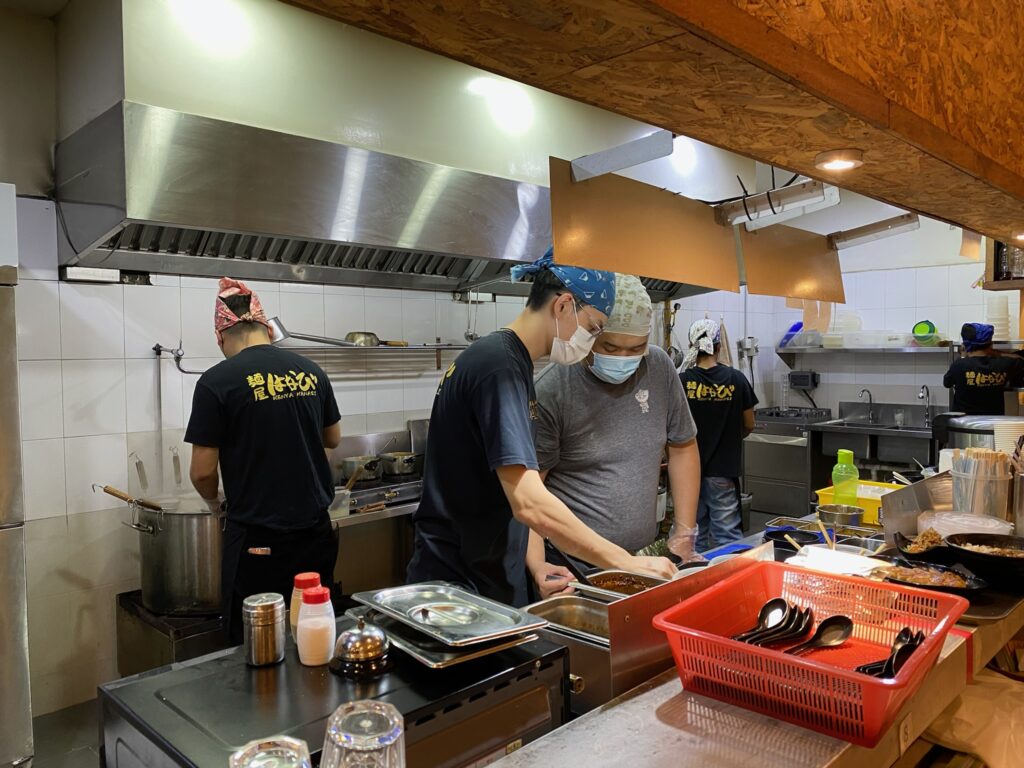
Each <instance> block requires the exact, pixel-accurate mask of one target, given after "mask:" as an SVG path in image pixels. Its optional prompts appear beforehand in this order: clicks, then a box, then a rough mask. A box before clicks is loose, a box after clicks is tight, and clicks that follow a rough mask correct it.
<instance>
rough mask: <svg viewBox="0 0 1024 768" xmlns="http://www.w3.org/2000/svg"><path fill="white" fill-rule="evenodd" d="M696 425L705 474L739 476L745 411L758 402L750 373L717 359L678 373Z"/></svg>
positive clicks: (698, 445)
mask: <svg viewBox="0 0 1024 768" xmlns="http://www.w3.org/2000/svg"><path fill="white" fill-rule="evenodd" d="M679 378H680V380H682V382H683V391H684V392H685V393H686V400H687V402H688V403H689V405H690V414H691V415H692V416H693V421H694V423H696V425H697V447H698V448H699V449H700V469H701V476H702V477H739V476H740V472H741V469H742V464H743V462H742V451H743V412H744V411H745V410H747V409H749V408H753V407H754V406H755V405H757V395H755V394H754V388H753V387H751V386H750V382H749V381H747V377H746V376H744V375H743V374H742V373H740V372H739V371H737V370H736V369H735V368H730V367H729V366H728V365H725V364H723V363H718V364H717V365H715V366H713V367H711V368H700V367H699V366H694V367H693V368H688V369H686V370H685V371H683V372H682V373H681V374H679Z"/></svg>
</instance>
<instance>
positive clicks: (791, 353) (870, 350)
mask: <svg viewBox="0 0 1024 768" xmlns="http://www.w3.org/2000/svg"><path fill="white" fill-rule="evenodd" d="M936 352H942V353H945V354H946V355H948V354H949V353H950V347H949V345H948V344H947V345H944V346H934V347H776V348H775V354H777V355H778V356H779V357H781V358H782V361H783V362H784V363H785V364H786V365H788V366H789V367H790V368H792V367H793V363H794V362H795V361H796V356H797V355H804V354H811V355H821V354H828V353H839V354H842V355H846V354H854V353H858V354H862V355H863V354H878V353H882V354H886V355H905V354H919V353H932V354H934V353H936Z"/></svg>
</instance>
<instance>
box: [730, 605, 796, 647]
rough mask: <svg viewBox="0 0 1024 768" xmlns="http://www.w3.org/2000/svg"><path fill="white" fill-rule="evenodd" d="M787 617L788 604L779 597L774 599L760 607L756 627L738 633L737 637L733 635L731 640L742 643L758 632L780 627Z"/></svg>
mask: <svg viewBox="0 0 1024 768" xmlns="http://www.w3.org/2000/svg"><path fill="white" fill-rule="evenodd" d="M788 616H789V603H787V602H786V601H785V600H784V599H783V598H781V597H774V598H772V599H771V600H769V601H768V602H767V603H765V604H764V605H762V606H761V610H760V611H758V613H757V626H756V627H754V628H753V629H748V630H747V631H746V632H740V633H739V634H738V635H733V637H732V639H733V640H739V641H740V642H743V641H744V640H746V639H747V638H748V637H750V636H751V635H755V634H757V633H758V632H764V631H765V630H766V629H771V628H773V627H777V626H779V625H781V624H782V622H784V621H785V620H786V618H787V617H788Z"/></svg>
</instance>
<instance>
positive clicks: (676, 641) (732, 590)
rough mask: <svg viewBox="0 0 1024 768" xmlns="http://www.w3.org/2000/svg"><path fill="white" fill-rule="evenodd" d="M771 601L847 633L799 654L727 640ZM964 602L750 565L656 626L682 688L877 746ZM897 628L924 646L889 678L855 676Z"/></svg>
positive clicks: (884, 649)
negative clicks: (836, 618) (842, 639)
mask: <svg viewBox="0 0 1024 768" xmlns="http://www.w3.org/2000/svg"><path fill="white" fill-rule="evenodd" d="M774 597H783V598H785V599H786V600H788V601H789V602H790V603H794V604H796V605H799V606H801V607H809V608H811V609H812V610H813V611H814V615H815V618H816V621H820V620H821V619H823V618H826V617H828V616H833V615H836V614H842V615H845V616H849V617H850V618H851V619H852V620H853V623H854V630H853V636H852V637H851V638H850V639H849V640H847V641H846V643H844V644H843V646H841V647H838V648H831V649H828V650H822V651H817V652H812V653H809V654H807V655H805V656H802V657H796V656H789V655H786V654H784V653H782V652H781V651H776V650H772V649H769V648H760V647H758V646H754V645H747V644H745V643H740V642H737V641H735V640H731V639H730V638H731V637H732V636H733V635H735V634H737V633H739V632H743V631H744V630H747V629H749V628H750V627H752V626H754V625H756V624H757V614H758V611H759V610H760V609H761V606H762V605H764V604H765V603H766V602H767V601H768V600H770V599H772V598H774ZM967 605H968V603H967V601H966V600H964V599H963V598H962V597H957V596H956V595H949V594H945V593H942V592H926V591H925V590H921V589H911V588H908V587H902V586H899V585H896V584H888V583H885V582H879V583H874V582H871V581H867V580H865V579H859V578H854V577H849V576H837V575H831V574H825V573H820V572H817V571H809V570H805V569H803V568H794V567H792V566H788V565H783V564H782V563H755V564H754V565H751V566H750V567H749V568H745V569H744V570H742V571H740V572H738V573H736V574H734V575H732V576H730V577H728V578H726V579H723V580H722V581H720V582H718V583H717V584H714V585H712V586H710V587H707V588H706V589H704V590H703V591H701V592H699V593H697V594H696V595H694V596H693V597H691V598H689V599H687V600H684V601H683V602H682V603H680V604H679V605H676V606H673V607H672V608H669V609H668V610H667V611H664V612H662V613H660V614H659V615H657V616H655V617H654V621H653V623H654V626H655V627H656V628H657V629H660V630H662V631H663V632H665V633H666V635H667V636H668V642H669V646H670V647H671V649H672V656H673V658H674V659H675V662H676V668H677V670H678V672H679V677H680V679H681V680H682V682H683V687H684V688H685V689H686V690H688V691H693V692H695V693H699V694H702V695H705V696H710V697H711V698H714V699H719V700H720V701H725V702H728V703H730V704H735V705H736V706H739V707H744V708H746V709H751V710H754V711H755V712H762V713H764V714H767V715H770V716H771V717H776V718H778V719H780V720H786V721H787V722H790V723H795V724H797V725H801V726H804V727H805V728H811V729H812V730H815V731H819V732H820V733H825V734H828V735H829V736H834V737H836V738H838V739H845V740H846V741H850V742H853V743H854V744H860V745H862V746H865V747H873V746H875V744H877V743H878V740H879V739H880V738H881V736H882V734H883V733H885V731H886V730H887V729H888V728H889V726H891V725H892V724H893V722H894V720H895V718H896V716H897V714H898V713H899V710H900V707H901V706H902V705H903V703H904V702H905V701H906V700H907V699H908V698H909V697H910V696H911V695H912V694H913V693H914V692H915V691H916V690H917V688H918V687H919V686H920V685H921V683H922V681H923V680H924V678H925V676H926V675H927V673H928V671H929V670H930V669H931V668H932V666H933V665H934V664H935V660H936V659H937V658H938V656H939V652H940V651H941V649H942V644H943V642H944V641H945V637H946V634H947V633H948V632H949V630H950V629H952V627H953V625H954V624H955V623H956V621H957V619H959V618H960V616H961V615H962V614H963V612H964V611H965V610H966V609H967ZM903 627H910V628H911V629H912V630H914V631H917V630H921V631H922V632H924V633H925V640H924V643H922V645H921V647H920V648H918V649H917V651H915V652H914V654H913V655H912V656H911V657H910V658H909V659H908V660H907V662H906V664H905V665H904V667H903V668H902V669H901V670H900V671H899V673H898V674H897V675H896V677H895V678H893V679H891V680H879V679H878V678H874V677H869V676H867V675H862V674H860V673H858V672H854V671H853V670H854V669H855V668H856V667H858V666H859V665H861V664H864V663H866V662H869V661H876V660H878V659H883V658H885V657H886V656H888V654H889V649H890V647H891V646H892V642H893V640H894V639H895V638H896V635H897V634H898V633H899V631H900V630H901V629H902V628H903Z"/></svg>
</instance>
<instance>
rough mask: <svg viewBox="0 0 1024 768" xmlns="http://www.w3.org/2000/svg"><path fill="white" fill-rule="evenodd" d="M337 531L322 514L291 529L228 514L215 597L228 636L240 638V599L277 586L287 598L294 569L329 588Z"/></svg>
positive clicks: (238, 641)
mask: <svg viewBox="0 0 1024 768" xmlns="http://www.w3.org/2000/svg"><path fill="white" fill-rule="evenodd" d="M337 560H338V534H337V531H335V530H334V528H333V526H332V525H331V521H330V519H329V518H327V516H326V514H325V516H324V519H323V521H321V522H320V523H318V524H317V525H315V526H313V527H312V528H306V529H302V530H297V531H277V530H274V529H271V528H262V527H260V526H256V525H245V524H242V523H237V522H234V521H232V520H230V519H229V520H228V521H227V524H226V526H225V528H224V558H223V561H222V564H221V601H222V604H223V615H224V622H225V629H226V630H227V635H228V639H229V640H230V641H231V642H232V643H233V644H235V645H238V644H239V643H241V642H242V601H243V600H245V598H247V597H248V596H249V595H255V594H258V593H260V592H277V593H278V594H280V595H282V596H284V599H285V604H286V605H287V604H288V603H289V601H290V600H291V594H292V585H293V579H294V577H295V574H297V573H304V572H306V571H312V572H314V573H319V574H320V583H321V584H322V585H324V586H325V587H328V588H330V589H331V592H332V595H333V594H334V593H335V591H336V590H335V588H334V566H335V563H336V562H337Z"/></svg>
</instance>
